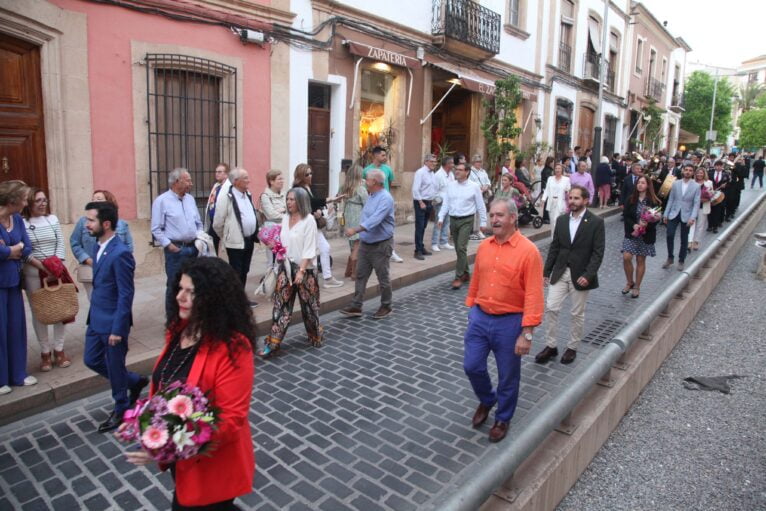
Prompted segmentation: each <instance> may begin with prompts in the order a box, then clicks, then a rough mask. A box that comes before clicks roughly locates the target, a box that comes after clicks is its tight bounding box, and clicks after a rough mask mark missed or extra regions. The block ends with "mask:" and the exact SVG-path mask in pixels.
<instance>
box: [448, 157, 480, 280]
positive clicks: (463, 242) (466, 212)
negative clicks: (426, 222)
mask: <svg viewBox="0 0 766 511" xmlns="http://www.w3.org/2000/svg"><path fill="white" fill-rule="evenodd" d="M477 212H478V213H479V218H480V221H479V228H484V227H486V226H487V208H486V207H485V206H484V199H483V198H482V196H481V188H479V185H477V184H476V183H474V182H473V181H471V180H469V179H468V171H467V170H466V168H465V164H463V163H460V164H458V165H455V181H452V182H450V183H449V184H448V185H447V192H446V193H445V194H444V202H443V203H442V208H441V211H439V223H438V224H437V226H438V228H441V226H442V224H443V222H444V219H445V218H446V217H447V216H449V221H450V232H451V233H452V239H453V240H455V252H457V264H456V266H455V280H453V281H452V289H460V286H462V285H463V282H468V281H469V280H470V279H471V275H470V273H468V237H469V236H470V234H471V228H472V227H473V217H474V215H475V214H476V213H477Z"/></svg>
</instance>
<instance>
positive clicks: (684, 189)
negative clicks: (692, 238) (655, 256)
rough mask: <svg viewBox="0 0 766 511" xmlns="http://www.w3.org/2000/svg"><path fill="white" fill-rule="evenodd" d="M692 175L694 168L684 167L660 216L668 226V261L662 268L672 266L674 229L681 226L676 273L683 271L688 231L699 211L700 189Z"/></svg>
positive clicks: (690, 166)
mask: <svg viewBox="0 0 766 511" xmlns="http://www.w3.org/2000/svg"><path fill="white" fill-rule="evenodd" d="M693 175H694V166H692V165H691V164H686V165H684V170H683V174H682V177H683V179H679V180H677V181H676V182H674V183H673V186H672V188H671V189H670V196H669V197H668V205H667V206H666V207H665V212H664V213H663V214H662V221H663V222H664V223H666V224H668V232H667V236H666V239H667V244H668V259H667V261H665V264H663V265H662V267H663V268H666V269H667V268H670V267H671V266H673V243H674V241H675V237H676V229H677V228H678V224H681V248H680V249H679V251H678V271H681V270H683V269H684V261H685V260H686V253H687V252H688V250H687V248H688V245H689V229H690V228H691V226H692V225H694V222H695V221H696V220H697V213H698V212H699V210H700V192H701V187H700V185H698V184H697V183H695V182H694V181H693V180H692V176H693Z"/></svg>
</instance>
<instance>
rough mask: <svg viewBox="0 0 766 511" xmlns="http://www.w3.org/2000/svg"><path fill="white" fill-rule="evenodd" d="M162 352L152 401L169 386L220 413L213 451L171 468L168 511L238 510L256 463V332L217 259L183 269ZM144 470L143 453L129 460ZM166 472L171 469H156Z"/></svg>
mask: <svg viewBox="0 0 766 511" xmlns="http://www.w3.org/2000/svg"><path fill="white" fill-rule="evenodd" d="M173 289H174V291H175V296H176V299H175V301H174V302H173V304H172V306H171V308H170V310H169V313H168V321H167V332H166V335H165V337H166V344H165V349H164V350H163V352H162V354H161V355H160V357H159V359H158V360H157V362H156V364H155V366H154V372H153V374H152V384H151V390H150V395H151V394H154V393H155V392H157V391H158V390H160V389H163V388H165V387H166V386H168V385H169V384H171V383H173V382H178V381H180V382H182V383H185V384H187V385H190V386H195V387H199V388H200V390H202V392H204V393H206V394H207V396H208V398H209V399H210V402H211V405H212V406H214V407H216V408H218V409H219V411H220V413H219V421H220V422H219V424H218V429H217V430H216V431H215V432H214V433H213V437H212V440H211V441H212V442H213V443H214V445H215V448H214V449H213V450H212V451H210V456H208V455H204V456H195V457H192V458H190V459H186V460H183V461H179V462H177V463H175V465H173V466H171V467H170V469H171V472H172V474H173V479H174V480H175V483H176V489H175V493H174V495H173V509H174V510H186V509H197V507H195V506H205V509H220V510H230V509H239V508H238V507H237V506H236V505H235V504H234V499H235V498H236V497H238V496H240V495H244V494H247V493H250V492H251V491H252V482H253V475H254V473H255V459H254V457H253V441H252V438H251V434H250V423H249V422H248V412H249V410H250V395H251V391H252V387H253V374H254V363H253V350H254V348H255V325H254V322H253V316H252V313H251V312H250V306H249V304H248V300H247V296H246V295H245V292H244V290H243V288H242V284H241V282H240V280H239V277H237V274H236V273H235V271H234V270H233V269H232V267H231V266H230V265H228V264H227V263H225V262H223V261H222V260H221V259H218V258H216V257H202V258H198V259H193V260H190V261H188V262H186V263H185V264H184V265H183V266H182V267H181V270H180V271H179V272H178V276H177V277H176V279H175V282H174V288H173ZM127 459H128V461H129V462H131V463H134V464H136V465H146V464H149V463H151V462H152V458H151V457H150V456H149V454H148V453H146V452H144V451H138V452H129V453H127ZM161 468H163V469H164V468H168V467H161Z"/></svg>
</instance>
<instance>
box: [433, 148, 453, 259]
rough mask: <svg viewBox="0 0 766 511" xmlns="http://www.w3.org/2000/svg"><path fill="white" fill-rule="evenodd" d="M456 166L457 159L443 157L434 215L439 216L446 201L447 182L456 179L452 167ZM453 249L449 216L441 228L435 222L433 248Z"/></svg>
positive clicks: (438, 249)
mask: <svg viewBox="0 0 766 511" xmlns="http://www.w3.org/2000/svg"><path fill="white" fill-rule="evenodd" d="M454 166H455V159H454V158H453V157H452V156H444V157H442V166H441V168H440V169H439V170H437V171H436V174H435V176H434V177H435V179H436V195H435V196H434V200H433V203H432V204H433V208H434V217H435V218H439V211H440V210H441V208H442V203H443V202H444V194H445V193H447V184H448V183H449V182H450V181H454V180H455V175H454V174H453V173H452V168H453V167H454ZM442 248H444V249H447V250H453V249H454V248H455V247H453V246H452V245H450V244H449V217H447V218H446V219H445V220H444V224H442V226H441V228H440V227H439V226H438V225H437V224H436V222H434V232H433V234H432V236H431V250H432V251H434V252H439V251H441V249H442Z"/></svg>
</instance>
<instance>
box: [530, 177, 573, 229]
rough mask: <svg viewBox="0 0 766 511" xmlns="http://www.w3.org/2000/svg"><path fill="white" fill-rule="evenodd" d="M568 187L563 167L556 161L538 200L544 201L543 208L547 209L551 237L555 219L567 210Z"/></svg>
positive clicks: (569, 185)
mask: <svg viewBox="0 0 766 511" xmlns="http://www.w3.org/2000/svg"><path fill="white" fill-rule="evenodd" d="M570 187H571V184H570V182H569V178H568V177H566V176H565V175H564V167H563V166H562V165H561V164H560V163H557V164H556V166H555V167H553V175H552V176H551V177H549V178H548V182H547V183H546V184H545V191H544V192H543V196H542V197H541V198H540V201H542V202H545V209H546V210H547V211H548V215H549V217H550V219H551V238H552V237H553V231H554V227H555V226H556V219H557V218H558V217H559V215H561V214H564V213H566V212H567V196H568V194H569V190H570ZM538 205H539V204H538Z"/></svg>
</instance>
